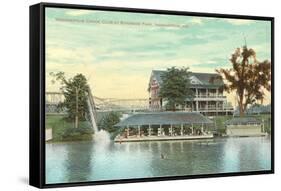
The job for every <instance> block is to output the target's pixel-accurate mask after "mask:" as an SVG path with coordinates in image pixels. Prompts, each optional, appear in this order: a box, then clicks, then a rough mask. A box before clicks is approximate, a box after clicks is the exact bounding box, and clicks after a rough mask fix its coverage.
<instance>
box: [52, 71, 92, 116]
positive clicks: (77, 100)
mask: <svg viewBox="0 0 281 191" xmlns="http://www.w3.org/2000/svg"><path fill="white" fill-rule="evenodd" d="M50 75H51V76H53V77H54V79H55V80H53V83H55V81H59V82H60V83H61V85H62V86H61V88H60V89H61V90H62V92H63V95H64V98H65V100H64V102H62V103H60V104H59V107H60V108H66V110H67V114H68V117H67V118H68V120H70V121H73V120H74V119H75V117H76V116H78V118H79V120H80V121H85V120H86V115H87V113H88V106H87V95H88V92H89V86H88V84H87V79H86V77H85V76H84V75H83V74H77V75H75V76H74V77H72V78H69V79H66V77H65V74H64V73H63V72H58V73H52V72H51V73H50Z"/></svg>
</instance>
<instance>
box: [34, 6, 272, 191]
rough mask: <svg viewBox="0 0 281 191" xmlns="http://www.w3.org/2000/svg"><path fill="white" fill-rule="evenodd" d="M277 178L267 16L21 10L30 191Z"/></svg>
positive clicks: (110, 9)
mask: <svg viewBox="0 0 281 191" xmlns="http://www.w3.org/2000/svg"><path fill="white" fill-rule="evenodd" d="M269 173H274V18H272V17H261V16H246V15H226V14H212V13H194V12H181V11H167V10H149V9H132V8H117V7H100V6H86V5H68V4H53V3H40V4H36V5H33V6H31V7H30V185H33V186H36V187H39V188H49V187H61V186H77V185H97V184H109V183H128V182H145V181H161V180H176V179H187V178H207V177H223V176H237V175H255V174H269Z"/></svg>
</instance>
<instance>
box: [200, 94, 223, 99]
mask: <svg viewBox="0 0 281 191" xmlns="http://www.w3.org/2000/svg"><path fill="white" fill-rule="evenodd" d="M195 98H226V96H224V95H207V94H199V95H195Z"/></svg>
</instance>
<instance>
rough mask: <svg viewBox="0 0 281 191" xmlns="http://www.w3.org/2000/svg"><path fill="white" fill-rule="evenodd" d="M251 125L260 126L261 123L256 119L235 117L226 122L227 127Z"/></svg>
mask: <svg viewBox="0 0 281 191" xmlns="http://www.w3.org/2000/svg"><path fill="white" fill-rule="evenodd" d="M251 123H257V124H260V123H261V121H260V120H259V119H257V118H254V117H235V118H232V119H230V120H228V121H226V122H225V124H226V125H245V124H251Z"/></svg>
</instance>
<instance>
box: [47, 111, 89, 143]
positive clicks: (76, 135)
mask: <svg viewBox="0 0 281 191" xmlns="http://www.w3.org/2000/svg"><path fill="white" fill-rule="evenodd" d="M46 128H47V129H49V128H52V131H53V139H52V141H82V140H92V134H93V129H92V128H91V124H90V123H89V122H87V121H83V122H80V125H79V128H74V124H73V122H69V121H68V120H66V118H65V117H64V116H61V115H47V116H46Z"/></svg>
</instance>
